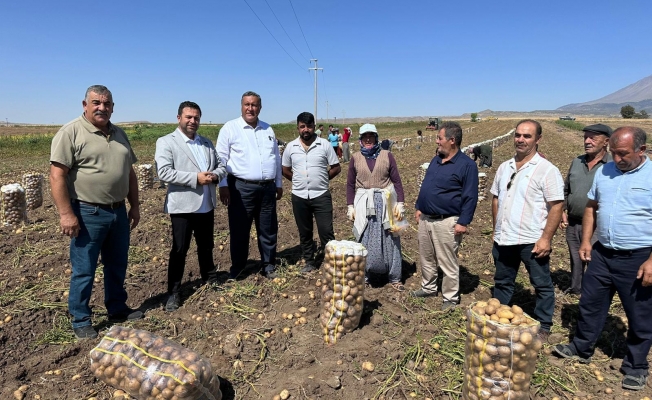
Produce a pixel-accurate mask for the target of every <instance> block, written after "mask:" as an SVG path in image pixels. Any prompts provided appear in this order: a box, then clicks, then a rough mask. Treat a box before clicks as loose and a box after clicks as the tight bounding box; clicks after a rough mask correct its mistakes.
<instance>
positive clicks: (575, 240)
mask: <svg viewBox="0 0 652 400" xmlns="http://www.w3.org/2000/svg"><path fill="white" fill-rule="evenodd" d="M583 131H584V152H585V154H583V155H581V156H579V157H577V158H575V159H574V160H573V162H572V163H571V166H570V169H569V170H568V175H567V176H566V180H565V182H564V213H563V214H562V218H561V223H560V228H562V229H564V228H565V229H566V242H567V243H568V251H569V253H570V264H571V285H570V287H569V288H568V289H566V291H565V292H564V293H566V294H574V295H579V294H580V293H581V291H582V276H583V275H584V263H582V260H581V259H580V254H579V250H580V244H581V243H582V218H583V216H584V209H585V208H586V202H587V201H588V198H587V193H588V192H589V189H591V184H592V183H593V177H594V176H595V172H596V171H597V170H598V168H599V167H600V166H602V165H603V164H606V163H608V162H609V161H611V154H609V152H608V151H607V145H608V144H609V137H611V132H612V131H611V128H610V127H608V126H607V125H603V124H595V125H589V126H586V127H585V128H584V129H583ZM591 243H595V238H592V239H591Z"/></svg>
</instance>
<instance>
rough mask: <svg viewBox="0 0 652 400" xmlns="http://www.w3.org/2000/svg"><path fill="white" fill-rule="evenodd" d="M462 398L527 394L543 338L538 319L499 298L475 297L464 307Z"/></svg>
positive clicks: (512, 399) (497, 398)
mask: <svg viewBox="0 0 652 400" xmlns="http://www.w3.org/2000/svg"><path fill="white" fill-rule="evenodd" d="M466 330H467V337H466V357H465V359H464V385H463V387H462V399H464V400H479V399H492V400H503V399H505V400H506V399H509V400H519V399H529V398H530V391H529V389H530V379H531V378H532V373H533V372H534V369H535V368H536V362H537V354H538V352H539V350H541V347H542V346H543V342H542V341H541V339H539V337H538V336H537V334H538V333H539V322H538V321H535V320H533V319H532V318H530V317H529V316H528V315H527V314H525V313H523V310H522V309H521V307H519V306H517V305H514V306H511V307H510V306H507V305H501V304H500V301H498V299H490V300H489V301H486V302H485V301H478V302H477V303H474V304H472V305H471V307H470V308H469V310H468V311H467V322H466Z"/></svg>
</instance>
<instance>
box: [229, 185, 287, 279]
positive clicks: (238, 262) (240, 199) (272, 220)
mask: <svg viewBox="0 0 652 400" xmlns="http://www.w3.org/2000/svg"><path fill="white" fill-rule="evenodd" d="M227 183H228V185H229V192H230V193H231V202H230V204H229V207H228V214H229V230H230V237H231V277H235V276H237V275H238V274H239V273H240V272H241V271H242V270H243V269H244V267H245V266H246V264H247V257H248V256H249V234H250V233H251V223H252V222H255V223H256V233H257V234H258V251H259V253H260V264H261V269H262V270H263V271H264V272H265V273H267V272H271V271H274V269H275V264H276V241H277V235H278V217H277V215H276V185H275V184H274V181H270V182H267V183H260V184H258V183H247V182H242V181H239V180H236V179H235V177H234V176H233V175H229V176H228V178H227Z"/></svg>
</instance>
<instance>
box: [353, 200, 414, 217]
mask: <svg viewBox="0 0 652 400" xmlns="http://www.w3.org/2000/svg"><path fill="white" fill-rule="evenodd" d="M393 214H394V218H396V219H397V220H398V221H402V220H403V218H405V205H404V204H403V203H396V205H395V206H394V210H393ZM346 218H348V220H349V221H354V220H355V208H354V207H353V204H349V207H348V210H347V211H346Z"/></svg>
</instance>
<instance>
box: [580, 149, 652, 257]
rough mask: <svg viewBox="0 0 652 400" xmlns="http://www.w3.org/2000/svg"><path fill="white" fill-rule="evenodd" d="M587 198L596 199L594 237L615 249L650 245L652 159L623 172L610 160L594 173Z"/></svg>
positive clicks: (651, 235)
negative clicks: (596, 209)
mask: <svg viewBox="0 0 652 400" xmlns="http://www.w3.org/2000/svg"><path fill="white" fill-rule="evenodd" d="M588 198H589V199H591V200H595V201H596V202H597V203H598V211H597V220H596V237H597V239H598V241H599V242H600V243H602V245H603V246H605V247H607V248H610V249H615V250H635V249H640V248H644V247H650V246H652V162H650V160H648V159H647V157H645V160H644V162H643V163H642V164H641V165H639V166H638V167H637V168H635V169H633V170H631V171H627V172H622V171H621V170H619V169H618V168H617V167H616V164H615V163H613V162H609V163H607V164H605V165H603V166H602V167H601V168H600V169H598V170H597V171H596V173H595V177H594V179H593V185H592V186H591V189H590V190H589V193H588Z"/></svg>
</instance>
